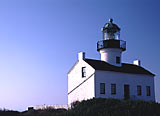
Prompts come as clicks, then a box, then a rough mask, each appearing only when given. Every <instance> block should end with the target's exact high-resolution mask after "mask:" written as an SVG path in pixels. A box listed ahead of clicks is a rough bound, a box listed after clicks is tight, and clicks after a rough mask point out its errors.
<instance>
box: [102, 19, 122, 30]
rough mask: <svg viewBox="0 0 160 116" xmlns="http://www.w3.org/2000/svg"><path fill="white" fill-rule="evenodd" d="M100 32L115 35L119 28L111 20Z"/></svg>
mask: <svg viewBox="0 0 160 116" xmlns="http://www.w3.org/2000/svg"><path fill="white" fill-rule="evenodd" d="M102 31H106V32H107V33H116V32H119V31H120V28H119V27H118V26H117V25H116V24H114V23H113V19H109V23H106V24H105V25H104V27H103V28H102Z"/></svg>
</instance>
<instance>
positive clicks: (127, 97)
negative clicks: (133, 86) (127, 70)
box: [124, 85, 130, 100]
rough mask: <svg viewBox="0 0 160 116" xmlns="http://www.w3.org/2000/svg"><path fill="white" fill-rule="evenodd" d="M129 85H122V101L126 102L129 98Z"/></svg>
mask: <svg viewBox="0 0 160 116" xmlns="http://www.w3.org/2000/svg"><path fill="white" fill-rule="evenodd" d="M129 93H130V91H129V85H124V99H125V100H128V99H129V98H130V94H129Z"/></svg>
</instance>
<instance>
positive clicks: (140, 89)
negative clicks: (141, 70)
mask: <svg viewBox="0 0 160 116" xmlns="http://www.w3.org/2000/svg"><path fill="white" fill-rule="evenodd" d="M137 95H138V96H141V95H142V87H141V86H140V85H138V86H137Z"/></svg>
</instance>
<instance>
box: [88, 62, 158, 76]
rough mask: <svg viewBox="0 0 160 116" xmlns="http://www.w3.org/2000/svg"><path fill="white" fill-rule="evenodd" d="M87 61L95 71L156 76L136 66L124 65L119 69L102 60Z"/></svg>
mask: <svg viewBox="0 0 160 116" xmlns="http://www.w3.org/2000/svg"><path fill="white" fill-rule="evenodd" d="M85 61H86V62H87V63H88V64H89V65H91V66H92V67H93V68H94V69H95V70H104V71H115V72H123V73H133V74H146V75H151V76H155V74H153V73H151V72H149V71H148V70H146V69H144V68H143V67H141V66H137V65H134V64H126V63H122V66H121V67H117V66H114V65H111V64H108V63H107V62H104V61H101V60H94V59H85Z"/></svg>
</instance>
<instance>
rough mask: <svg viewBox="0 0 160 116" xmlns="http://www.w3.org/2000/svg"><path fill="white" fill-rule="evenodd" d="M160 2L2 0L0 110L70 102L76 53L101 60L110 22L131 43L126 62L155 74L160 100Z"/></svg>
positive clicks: (125, 57) (155, 0) (124, 60)
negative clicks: (99, 48)
mask: <svg viewBox="0 0 160 116" xmlns="http://www.w3.org/2000/svg"><path fill="white" fill-rule="evenodd" d="M159 5H160V2H159V0H0V108H7V109H14V110H20V111H22V110H25V109H26V108H27V106H35V105H43V104H67V72H68V71H69V69H70V68H71V67H72V66H73V65H74V63H75V62H76V61H77V53H78V52H80V51H84V52H86V57H88V58H93V59H100V55H99V53H98V52H97V51H96V43H97V41H98V40H101V39H102V32H101V28H102V27H103V26H104V24H105V23H106V22H108V19H109V18H113V20H114V23H116V24H118V26H119V27H120V28H121V39H123V40H125V41H127V50H126V51H125V52H124V53H123V62H127V63H132V61H133V60H135V59H140V60H141V61H142V66H143V67H145V68H146V69H148V70H150V71H151V72H153V73H155V74H156V75H157V76H156V77H155V85H156V99H157V101H159V102H160V85H159V83H160V62H159V60H160V29H159V28H160V22H159V21H160V13H159V11H160V7H159Z"/></svg>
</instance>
